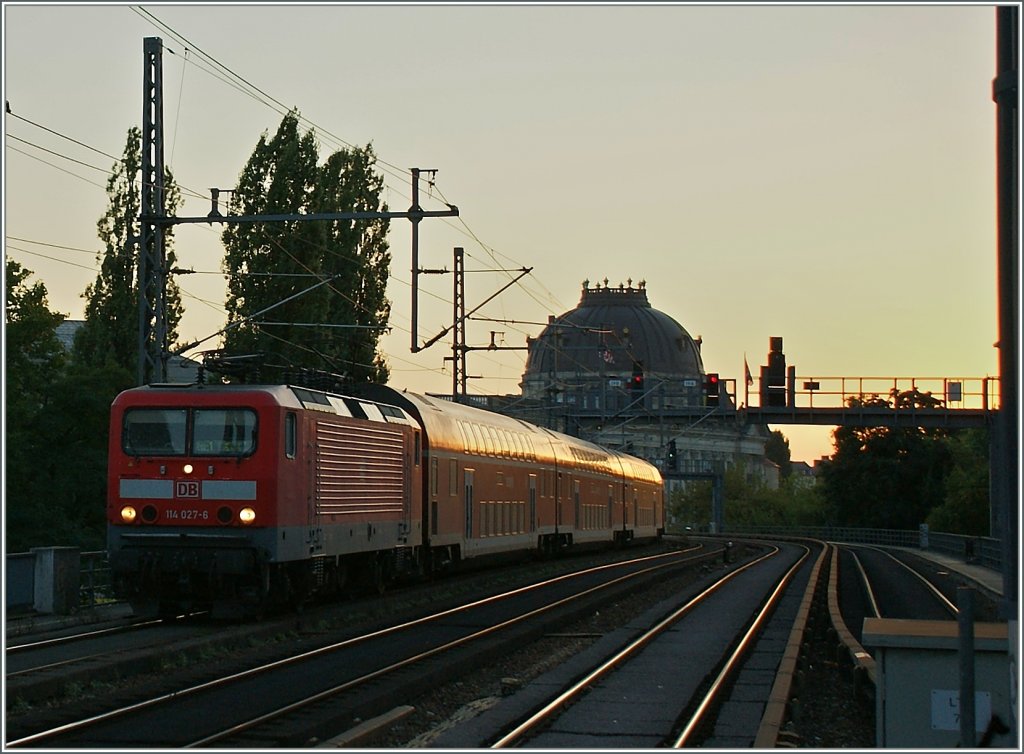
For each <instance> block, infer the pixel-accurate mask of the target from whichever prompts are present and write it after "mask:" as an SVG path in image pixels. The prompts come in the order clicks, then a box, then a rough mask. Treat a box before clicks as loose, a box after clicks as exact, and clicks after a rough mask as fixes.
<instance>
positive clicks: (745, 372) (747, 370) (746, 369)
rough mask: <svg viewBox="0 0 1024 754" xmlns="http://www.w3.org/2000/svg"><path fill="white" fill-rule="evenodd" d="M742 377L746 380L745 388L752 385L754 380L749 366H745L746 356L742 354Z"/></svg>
mask: <svg viewBox="0 0 1024 754" xmlns="http://www.w3.org/2000/svg"><path fill="white" fill-rule="evenodd" d="M743 376H744V377H746V379H747V387H750V386H751V385H753V384H754V378H753V376H751V374H750V366H749V365H748V364H747V355H746V354H743Z"/></svg>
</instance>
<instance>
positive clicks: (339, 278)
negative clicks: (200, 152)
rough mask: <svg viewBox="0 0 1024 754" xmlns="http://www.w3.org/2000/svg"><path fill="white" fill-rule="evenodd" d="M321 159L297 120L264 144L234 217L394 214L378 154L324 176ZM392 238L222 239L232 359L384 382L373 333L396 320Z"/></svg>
mask: <svg viewBox="0 0 1024 754" xmlns="http://www.w3.org/2000/svg"><path fill="white" fill-rule="evenodd" d="M318 159H319V154H318V147H317V142H316V138H315V135H314V133H313V132H312V131H308V132H306V133H305V134H301V133H300V132H299V115H298V112H297V111H292V112H290V113H288V114H287V115H286V116H285V117H284V119H283V120H282V121H281V124H280V126H279V127H278V129H277V132H276V133H275V134H274V135H273V136H272V137H268V135H267V134H266V133H264V134H263V135H262V136H261V137H260V140H259V142H258V143H257V145H256V148H255V149H254V150H253V153H252V155H251V156H250V158H249V161H248V162H247V164H246V166H245V168H244V169H243V171H242V174H241V176H240V178H239V181H238V184H237V186H236V188H235V190H234V192H233V193H232V196H231V202H230V205H229V209H230V212H231V213H232V214H236V215H258V214H315V213H326V212H354V211H385V210H386V209H387V206H386V205H385V204H384V203H383V202H382V201H381V199H380V196H381V192H382V189H383V180H382V178H381V177H380V176H379V175H377V174H376V173H374V171H373V166H374V164H375V161H376V158H375V156H374V154H373V150H372V148H371V147H370V146H367V147H365V148H363V149H359V148H352V149H342V150H339V151H338V152H335V153H334V154H332V155H331V156H330V157H329V158H328V159H327V161H326V162H325V163H324V164H323V165H322V166H318ZM387 229H388V221H387V220H386V219H377V220H358V221H354V220H350V221H330V222H327V221H322V222H321V221H318V222H299V221H285V222H258V223H237V224H231V225H229V226H228V227H227V228H226V229H225V231H224V233H223V241H224V246H225V258H224V263H223V268H224V271H225V272H226V273H227V274H228V298H227V303H226V307H225V308H226V309H227V312H228V324H229V328H230V329H229V330H228V331H227V333H226V334H225V338H224V349H225V350H226V351H228V352H230V353H232V354H236V355H241V354H253V353H261V354H264V356H265V357H266V358H267V363H268V364H270V365H272V366H276V367H277V368H279V369H298V368H311V369H320V370H325V371H329V372H334V373H337V374H345V375H347V377H348V379H349V380H350V381H352V382H366V381H383V380H385V379H386V378H387V367H386V365H385V363H384V360H383V358H382V357H381V356H380V355H379V353H378V352H377V341H378V338H379V335H380V330H379V329H370V328H379V327H381V326H383V325H384V324H385V323H386V322H387V319H388V315H389V313H390V303H389V302H388V300H387V299H386V297H385V295H384V291H385V288H386V284H387V274H388V267H389V265H390V261H391V260H390V254H389V253H388V244H387V240H386V235H387ZM325 281H328V282H325ZM320 283H323V284H320ZM318 284H320V285H318ZM303 291H305V292H303ZM338 325H346V326H356V327H344V328H338V327H337V326H338Z"/></svg>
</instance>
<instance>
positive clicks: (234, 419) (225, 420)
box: [192, 408, 256, 456]
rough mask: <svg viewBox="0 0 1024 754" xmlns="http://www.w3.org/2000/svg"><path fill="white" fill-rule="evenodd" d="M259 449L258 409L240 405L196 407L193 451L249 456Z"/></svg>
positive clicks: (204, 453) (206, 453)
mask: <svg viewBox="0 0 1024 754" xmlns="http://www.w3.org/2000/svg"><path fill="white" fill-rule="evenodd" d="M255 449H256V412H254V411H250V410H249V409H239V408H226V409H225V408H214V409H206V408H203V409H196V410H195V412H194V419H193V427H192V452H193V453H194V454H195V455H202V456H207V455H208V456H247V455H249V454H250V453H252V452H253V451H254V450H255Z"/></svg>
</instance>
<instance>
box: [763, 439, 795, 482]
mask: <svg viewBox="0 0 1024 754" xmlns="http://www.w3.org/2000/svg"><path fill="white" fill-rule="evenodd" d="M764 457H765V458H767V459H768V460H769V461H771V462H772V463H774V464H776V465H777V466H778V467H779V475H780V476H781V477H782V478H783V479H785V478H786V477H788V476H789V475H790V474H792V473H793V469H792V467H791V466H790V462H791V461H792V456H791V455H790V452H789V440H788V439H786V436H785V435H784V434H782V433H781V432H779V431H778V430H775V431H773V432H772V433H771V435H769V436H768V440H767V442H765V444H764Z"/></svg>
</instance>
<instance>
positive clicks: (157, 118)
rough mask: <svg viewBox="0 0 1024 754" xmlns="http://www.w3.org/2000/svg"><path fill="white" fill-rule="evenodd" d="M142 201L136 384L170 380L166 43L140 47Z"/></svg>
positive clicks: (146, 43)
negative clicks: (165, 169)
mask: <svg viewBox="0 0 1024 754" xmlns="http://www.w3.org/2000/svg"><path fill="white" fill-rule="evenodd" d="M142 52H143V66H142V87H143V89H142V201H141V215H142V216H141V217H140V218H139V231H140V239H139V262H138V266H139V275H138V277H139V291H138V293H139V363H138V370H137V376H138V383H139V384H140V385H142V384H145V383H146V382H147V381H148V380H150V379H152V380H153V381H156V382H163V381H165V380H166V379H167V307H166V285H167V280H166V278H167V264H166V256H165V249H164V226H163V220H164V219H165V218H166V209H165V204H164V97H163V40H161V39H160V37H146V38H145V39H144V40H143V45H142Z"/></svg>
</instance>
